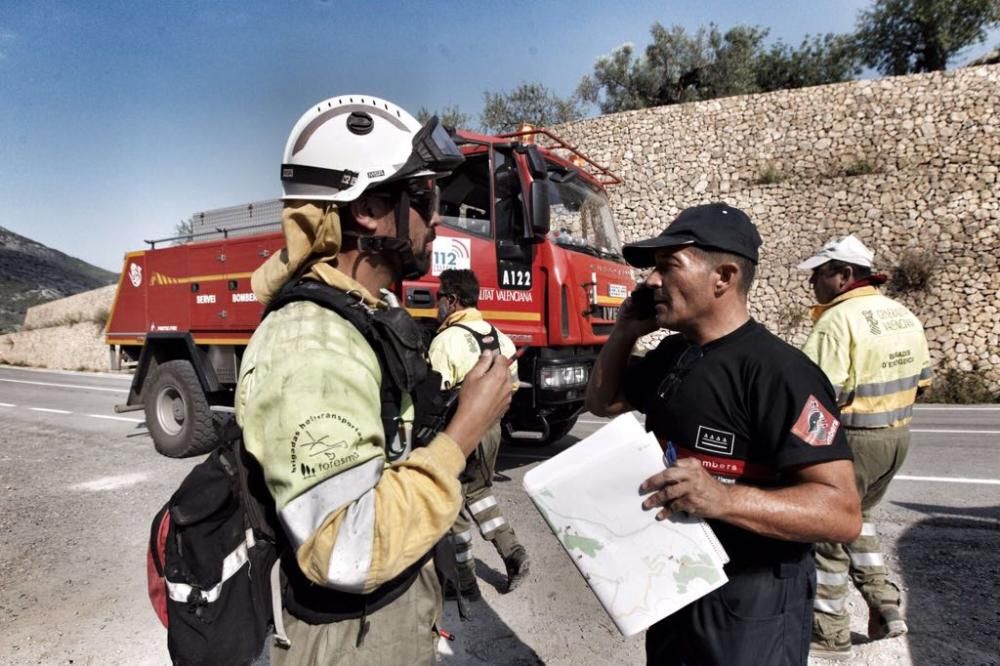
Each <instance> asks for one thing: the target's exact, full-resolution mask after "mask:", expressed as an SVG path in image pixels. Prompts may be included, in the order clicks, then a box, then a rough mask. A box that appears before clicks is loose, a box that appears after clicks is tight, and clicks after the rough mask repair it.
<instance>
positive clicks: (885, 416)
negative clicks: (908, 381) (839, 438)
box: [840, 405, 913, 428]
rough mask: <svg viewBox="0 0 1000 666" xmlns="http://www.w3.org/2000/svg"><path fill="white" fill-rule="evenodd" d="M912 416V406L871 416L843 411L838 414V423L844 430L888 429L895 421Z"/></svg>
mask: <svg viewBox="0 0 1000 666" xmlns="http://www.w3.org/2000/svg"><path fill="white" fill-rule="evenodd" d="M912 416H913V405H907V406H906V407H901V408H899V409H893V410H891V411H888V412H875V413H873V414H860V413H858V412H852V411H847V410H844V411H843V412H841V413H840V422H841V424H843V426H844V427H846V428H888V427H890V426H892V425H894V424H895V423H896V422H897V421H902V420H904V419H909V418H910V417H912Z"/></svg>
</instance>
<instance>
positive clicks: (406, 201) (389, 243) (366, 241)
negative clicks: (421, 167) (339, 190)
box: [345, 190, 423, 280]
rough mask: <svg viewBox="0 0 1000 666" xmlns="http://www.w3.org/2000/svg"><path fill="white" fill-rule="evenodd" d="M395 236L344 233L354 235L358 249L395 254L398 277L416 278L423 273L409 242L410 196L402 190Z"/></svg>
mask: <svg viewBox="0 0 1000 666" xmlns="http://www.w3.org/2000/svg"><path fill="white" fill-rule="evenodd" d="M395 214H396V237H395V238H390V237H389V236H362V235H360V234H355V233H353V232H345V233H346V235H350V236H356V237H357V239H358V249H359V250H361V251H362V252H370V253H372V254H395V255H396V257H397V258H398V259H399V267H400V273H401V275H400V278H401V279H403V280H416V279H417V278H418V277H420V276H421V275H423V272H422V271H421V270H420V267H419V266H418V265H417V258H416V257H415V256H414V255H413V244H412V243H411V242H410V196H409V195H408V194H407V193H406V190H403V191H402V193H401V194H400V197H399V201H397V203H396V210H395Z"/></svg>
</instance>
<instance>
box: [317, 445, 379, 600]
mask: <svg viewBox="0 0 1000 666" xmlns="http://www.w3.org/2000/svg"><path fill="white" fill-rule="evenodd" d="M376 460H377V459H376ZM374 542H375V490H374V489H373V490H369V491H368V492H367V493H365V494H364V495H362V496H361V497H359V498H358V500H357V501H355V502H352V503H351V505H350V506H349V507H347V514H346V515H345V516H344V519H343V522H341V523H340V530H339V531H338V532H337V540H336V541H334V542H333V550H331V551H330V561H329V563H328V564H327V569H326V584H327V585H328V586H329V587H332V588H333V589H335V590H342V591H344V592H353V593H354V594H360V593H361V592H363V591H364V587H365V581H366V580H368V573H369V572H370V571H371V568H372V547H373V544H374Z"/></svg>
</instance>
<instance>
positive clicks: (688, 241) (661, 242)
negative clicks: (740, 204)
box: [622, 203, 761, 268]
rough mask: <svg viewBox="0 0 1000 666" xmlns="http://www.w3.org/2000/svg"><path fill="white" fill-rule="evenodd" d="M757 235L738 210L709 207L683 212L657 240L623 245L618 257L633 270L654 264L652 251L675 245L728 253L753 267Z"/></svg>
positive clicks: (694, 207)
mask: <svg viewBox="0 0 1000 666" xmlns="http://www.w3.org/2000/svg"><path fill="white" fill-rule="evenodd" d="M760 244H761V240H760V234H759V233H757V226H756V225H755V224H754V223H753V222H751V221H750V217H749V216H748V215H747V214H746V213H744V212H743V211H742V210H740V209H739V208H733V207H732V206H730V205H728V204H724V203H710V204H704V205H701V206H692V207H690V208H685V209H684V210H682V211H681V212H680V214H679V215H678V216H677V217H675V218H674V221H673V222H671V223H670V224H669V225H667V228H666V229H664V230H663V233H661V234H660V235H659V236H655V237H653V238H648V239H646V240H642V241H636V242H635V243H627V244H626V245H625V247H623V248H622V255H623V256H624V257H625V261H627V262H628V263H629V264H631V265H632V266H635V267H636V268H650V267H652V266H654V265H655V264H656V260H655V255H656V251H657V250H659V249H661V248H665V247H675V246H678V245H695V246H697V247H700V248H704V249H706V250H719V251H722V252H731V253H732V254H738V255H740V256H741V257H746V258H747V259H749V260H750V261H752V262H753V263H754V264H756V263H757V248H759V247H760Z"/></svg>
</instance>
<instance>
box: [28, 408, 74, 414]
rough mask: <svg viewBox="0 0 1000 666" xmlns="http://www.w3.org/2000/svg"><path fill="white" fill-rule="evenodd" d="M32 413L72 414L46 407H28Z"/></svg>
mask: <svg viewBox="0 0 1000 666" xmlns="http://www.w3.org/2000/svg"><path fill="white" fill-rule="evenodd" d="M28 409H30V410H31V411H33V412H46V413H48V414H72V413H73V412H71V411H68V410H65V409H49V408H48V407H28Z"/></svg>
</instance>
